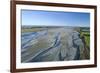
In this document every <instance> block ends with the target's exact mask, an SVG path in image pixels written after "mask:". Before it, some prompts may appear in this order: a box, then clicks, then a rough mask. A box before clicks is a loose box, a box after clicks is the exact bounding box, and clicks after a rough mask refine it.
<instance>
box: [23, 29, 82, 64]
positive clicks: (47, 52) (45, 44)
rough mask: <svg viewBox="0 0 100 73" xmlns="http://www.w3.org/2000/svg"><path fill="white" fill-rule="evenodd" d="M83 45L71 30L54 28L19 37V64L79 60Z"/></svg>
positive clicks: (78, 36) (75, 32)
mask: <svg viewBox="0 0 100 73" xmlns="http://www.w3.org/2000/svg"><path fill="white" fill-rule="evenodd" d="M83 46H84V43H83V42H82V40H81V39H80V33H79V32H77V31H76V30H74V29H73V28H69V29H68V28H67V29H66V28H55V29H47V30H43V31H38V32H27V33H22V35H21V62H25V63H26V62H44V61H64V60H65V61H68V60H79V59H80V49H84V48H83Z"/></svg>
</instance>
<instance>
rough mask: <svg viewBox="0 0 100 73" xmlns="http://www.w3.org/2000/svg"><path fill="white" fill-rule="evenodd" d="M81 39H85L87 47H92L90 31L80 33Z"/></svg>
mask: <svg viewBox="0 0 100 73" xmlns="http://www.w3.org/2000/svg"><path fill="white" fill-rule="evenodd" d="M80 37H84V38H85V42H86V46H87V47H90V32H89V31H80Z"/></svg>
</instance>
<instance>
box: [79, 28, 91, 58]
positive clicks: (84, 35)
mask: <svg viewBox="0 0 100 73" xmlns="http://www.w3.org/2000/svg"><path fill="white" fill-rule="evenodd" d="M79 32H80V38H82V40H83V43H84V51H83V54H82V55H81V58H82V59H84V58H85V59H89V58H90V31H89V28H87V29H86V30H85V28H81V29H80V31H79Z"/></svg>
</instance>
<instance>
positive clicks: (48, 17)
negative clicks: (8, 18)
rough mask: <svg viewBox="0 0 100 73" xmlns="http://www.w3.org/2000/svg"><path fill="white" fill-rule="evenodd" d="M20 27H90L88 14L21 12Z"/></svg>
mask: <svg viewBox="0 0 100 73" xmlns="http://www.w3.org/2000/svg"><path fill="white" fill-rule="evenodd" d="M21 19H22V25H34V26H81V27H89V26H90V13H82V12H81V13H79V12H56V11H37V10H21Z"/></svg>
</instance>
